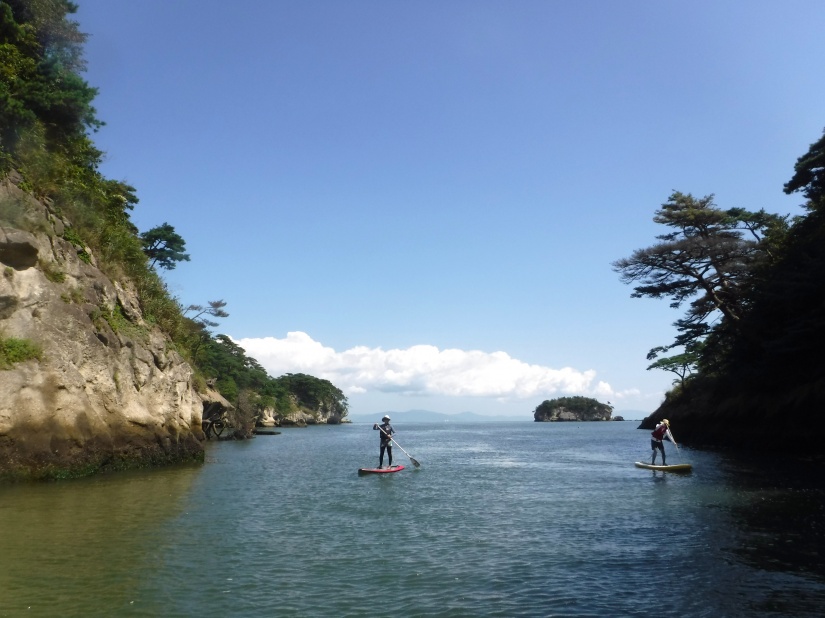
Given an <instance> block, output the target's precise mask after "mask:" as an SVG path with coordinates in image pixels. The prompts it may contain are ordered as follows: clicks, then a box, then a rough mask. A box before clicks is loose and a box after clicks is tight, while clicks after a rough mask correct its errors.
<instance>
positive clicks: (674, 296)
mask: <svg viewBox="0 0 825 618" xmlns="http://www.w3.org/2000/svg"><path fill="white" fill-rule="evenodd" d="M784 191H785V192H786V193H788V194H794V193H800V194H801V195H802V196H803V197H804V198H805V202H804V203H803V207H804V214H802V215H800V216H797V217H793V218H792V217H790V216H789V215H784V216H780V215H774V214H769V213H766V212H765V211H764V210H756V211H748V210H745V209H741V208H732V209H727V210H723V209H721V208H720V207H718V206H717V205H716V204H715V203H714V202H713V196H706V197H704V198H695V197H693V196H691V195H689V194H682V193H674V194H673V195H672V196H671V197H670V199H669V200H668V202H666V203H665V204H663V205H662V207H661V208H660V209H659V210H657V211H656V213H655V216H654V221H656V222H657V223H661V224H663V225H665V226H667V227H668V228H669V231H668V232H666V233H664V234H662V235H661V236H658V237H657V240H658V241H659V242H658V243H656V244H654V245H652V246H651V247H648V248H646V249H639V250H637V251H635V252H634V253H633V255H632V256H631V257H629V258H625V259H622V260H618V261H617V262H615V263H614V268H615V269H616V271H617V272H618V273H619V274H620V275H621V278H622V280H623V281H624V282H625V283H628V284H633V285H634V286H635V287H634V291H633V294H632V296H634V297H650V298H667V299H669V300H670V302H671V306H672V307H674V308H680V307H685V308H686V310H685V313H684V316H683V317H682V318H680V319H678V320H677V321H676V322H675V323H674V326H675V328H676V333H677V334H676V337H675V339H674V341H673V342H671V343H667V344H664V345H662V346H660V347H657V348H654V349H653V350H651V351H650V354H649V356H648V359H649V360H652V361H654V362H653V363H652V364H651V365H650V367H649V369H660V370H665V371H669V372H671V373H673V374H674V376H675V379H674V385H673V388H672V389H671V390H670V391H669V392H668V393H667V395H666V398H665V401H664V402H663V403H662V404H661V406H660V407H659V409H658V410H656V412H654V413H653V414H652V415H651V416H650V417H649V418H647V419H645V421H644V422H643V423H642V427H644V428H649V427H652V425H653V423H654V422H655V421H656V420H659V419H661V418H664V417H667V418H668V419H669V420H670V421H671V423H672V425H673V426H674V428H675V431H676V432H677V434H678V435H679V437H680V439H681V440H683V441H685V442H686V443H692V444H705V445H727V446H734V447H741V448H748V449H754V450H759V451H777V452H778V451H784V452H791V453H797V454H803V455H823V454H825V450H823V446H822V444H823V440H822V435H823V429H825V426H823V425H825V423H823V415H822V414H821V413H820V410H821V409H822V407H823V404H825V361H824V360H823V358H825V357H823V355H822V349H823V344H825V197H824V196H825V134H824V135H823V137H821V138H820V139H819V140H818V141H817V142H815V143H813V144H811V146H810V148H809V150H808V151H807V152H806V153H804V154H803V155H802V156H800V157H799V159H798V160H797V161H796V164H795V166H794V173H793V175H792V177H791V178H790V180H789V181H788V182H787V183H786V184H785V185H784Z"/></svg>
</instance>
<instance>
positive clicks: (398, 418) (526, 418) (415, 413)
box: [347, 402, 649, 424]
mask: <svg viewBox="0 0 825 618" xmlns="http://www.w3.org/2000/svg"><path fill="white" fill-rule="evenodd" d="M596 403H598V402H596ZM599 405H602V404H599ZM384 414H389V415H390V418H391V419H392V422H393V423H501V422H530V421H534V420H535V417H534V416H533V415H528V414H520V415H512V416H506V415H501V414H498V415H485V414H477V413H475V412H461V413H458V414H445V413H443V412H433V411H432V410H406V411H404V412H398V411H392V410H387V411H383V412H376V413H375V414H348V415H347V420H348V421H349V422H352V423H369V424H372V423H376V422H378V421H379V420H380V419H381V417H382V416H384ZM622 414H623V415H624V416H613V417H612V418H608V419H606V420H614V421H622V420H625V419H626V420H635V421H639V420H641V419H643V418H644V417H646V416H647V415H648V414H649V412H645V411H643V410H623V411H622ZM564 420H579V419H564ZM602 420H603V419H602Z"/></svg>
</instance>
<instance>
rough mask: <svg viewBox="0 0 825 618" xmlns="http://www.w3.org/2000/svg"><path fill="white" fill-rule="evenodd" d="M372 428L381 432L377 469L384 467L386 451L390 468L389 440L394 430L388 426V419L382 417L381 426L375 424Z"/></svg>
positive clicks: (390, 446)
mask: <svg viewBox="0 0 825 618" xmlns="http://www.w3.org/2000/svg"><path fill="white" fill-rule="evenodd" d="M372 428H373V429H377V430H379V431H380V432H381V452H380V455H379V456H378V468H379V469H381V468H383V467H384V451H387V457H388V461H389V464H390V465H389V467H390V468H392V440H390V436H391V435H392V434H394V433H395V429H393V428H392V425H390V417H389V416H384V418H382V419H381V424H380V425H379V424H378V423H375V424H374V425H373V426H372Z"/></svg>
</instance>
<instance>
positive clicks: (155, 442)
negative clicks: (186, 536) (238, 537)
mask: <svg viewBox="0 0 825 618" xmlns="http://www.w3.org/2000/svg"><path fill="white" fill-rule="evenodd" d="M68 230H69V224H68V222H67V221H64V220H62V219H61V218H60V217H59V216H57V214H56V213H54V212H51V211H50V208H49V206H48V205H44V204H42V203H40V202H38V201H36V200H34V199H33V198H31V197H30V196H29V195H27V194H26V193H24V192H23V191H21V190H20V189H19V188H18V187H17V186H16V185H15V184H14V183H12V182H10V181H9V180H5V181H3V183H2V184H0V271H1V272H0V342H3V341H5V342H9V341H17V342H19V341H24V342H26V343H27V344H31V345H32V346H34V347H35V349H37V350H38V351H39V352H40V354H39V360H38V359H37V358H32V359H30V360H25V361H23V362H17V363H14V364H13V365H11V366H10V368H6V369H4V370H0V478H3V479H18V478H60V477H67V476H79V475H84V474H90V473H93V472H95V471H98V470H101V469H119V468H125V467H135V466H143V465H153V464H161V463H171V462H177V461H183V460H192V459H195V460H202V458H203V447H202V440H203V438H204V436H203V431H202V429H201V413H202V410H203V401H202V399H201V397H200V396H199V395H198V393H196V392H195V390H194V389H193V386H192V370H191V368H190V366H189V365H188V364H187V363H186V362H184V361H183V359H182V358H181V357H180V356H179V355H178V354H177V353H176V352H175V351H174V350H173V349H172V348H171V347H170V345H169V341H168V340H167V338H166V337H165V336H164V335H163V334H162V333H160V332H159V331H158V330H157V329H155V328H153V327H152V326H151V325H149V324H147V323H146V322H145V321H144V320H143V317H142V314H141V310H140V306H139V304H138V300H137V297H136V294H135V293H134V291H133V290H132V289H131V286H130V284H129V282H128V281H126V280H123V281H121V282H114V281H112V280H110V279H109V278H107V277H106V276H104V274H103V273H102V272H101V271H100V270H99V269H98V268H97V266H96V265H95V259H94V256H93V255H91V254H90V252H89V251H88V250H87V249H84V248H82V247H77V246H75V245H74V244H72V243H71V242H68V241H67V240H66V239H65V238H64V237H66V236H70V234H68V233H67V231H68Z"/></svg>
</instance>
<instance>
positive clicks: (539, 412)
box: [533, 396, 613, 423]
mask: <svg viewBox="0 0 825 618" xmlns="http://www.w3.org/2000/svg"><path fill="white" fill-rule="evenodd" d="M612 414H613V406H610V405H608V404H605V403H599V402H598V401H596V400H595V399H591V398H590V397H580V396H576V397H558V398H556V399H548V400H545V401H543V402H542V403H541V404H539V405H538V407H536V409H535V410H534V411H533V420H534V421H535V422H537V423H554V422H560V421H609V420H610V416H611V415H612Z"/></svg>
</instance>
